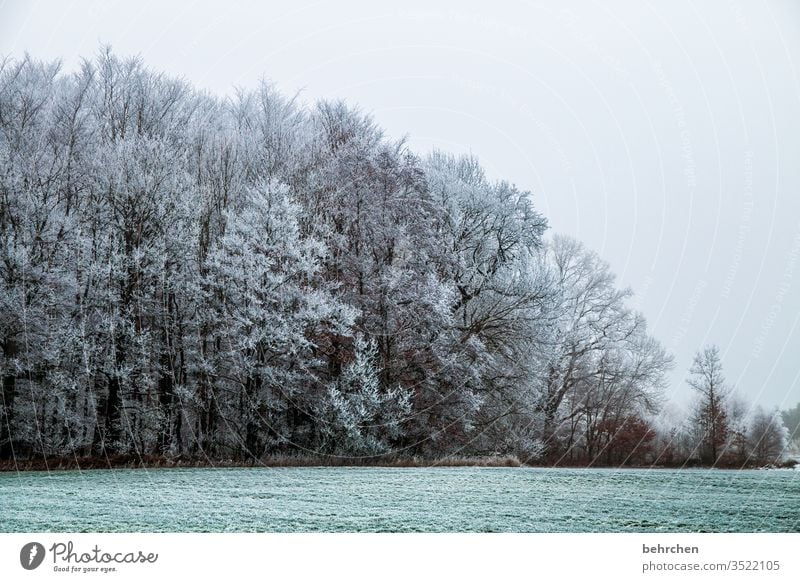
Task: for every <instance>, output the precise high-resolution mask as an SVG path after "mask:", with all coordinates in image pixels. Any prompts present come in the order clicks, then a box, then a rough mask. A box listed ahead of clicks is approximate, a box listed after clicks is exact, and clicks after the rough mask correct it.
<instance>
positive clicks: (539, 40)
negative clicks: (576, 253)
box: [0, 0, 800, 408]
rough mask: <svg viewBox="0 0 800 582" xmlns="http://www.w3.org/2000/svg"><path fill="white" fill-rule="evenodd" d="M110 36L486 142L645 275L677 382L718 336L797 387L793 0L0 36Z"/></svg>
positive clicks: (219, 14)
mask: <svg viewBox="0 0 800 582" xmlns="http://www.w3.org/2000/svg"><path fill="white" fill-rule="evenodd" d="M562 5H566V6H562ZM101 43H109V44H111V45H112V46H113V48H114V50H115V52H117V53H118V54H119V55H122V56H127V55H133V54H140V55H141V56H142V57H143V58H144V60H145V62H146V63H147V65H148V66H150V67H152V68H154V69H157V70H163V71H166V72H168V73H171V74H174V75H178V76H182V77H184V78H186V79H187V80H189V81H191V82H193V83H194V84H195V85H196V86H199V87H201V88H205V89H208V90H209V91H211V92H214V93H217V94H225V93H230V92H231V91H232V89H233V87H235V86H242V87H251V86H254V85H255V84H256V83H257V82H258V80H259V79H260V78H261V77H265V78H267V79H269V80H271V81H273V82H274V83H275V84H276V85H277V86H278V87H279V88H280V89H282V90H283V91H284V92H285V93H287V94H292V93H294V92H297V91H302V98H303V99H304V100H307V101H312V100H315V99H317V98H322V97H326V98H335V97H342V98H345V99H347V100H348V101H350V102H353V103H357V104H359V105H360V106H361V107H362V109H364V110H365V111H368V112H370V113H372V114H374V116H375V117H376V119H377V121H378V122H379V123H380V124H381V125H382V126H383V127H384V128H385V129H386V130H387V133H388V134H389V135H391V136H396V137H400V136H403V135H406V134H408V135H409V137H410V143H411V145H412V147H414V149H416V150H417V151H420V152H424V151H427V150H429V149H431V148H433V147H437V148H442V149H446V150H449V151H451V152H455V153H458V152H472V153H474V154H476V155H477V156H478V157H479V158H480V159H481V160H482V162H483V163H484V165H485V166H486V168H487V169H488V171H489V174H490V175H491V176H492V177H493V178H507V179H510V180H512V181H514V182H516V183H517V184H518V185H519V186H521V187H523V188H525V189H529V190H531V191H533V193H534V197H535V202H536V204H537V205H538V207H539V208H540V209H541V210H542V211H544V213H545V214H546V215H547V217H548V219H549V220H550V222H551V225H552V227H553V230H554V231H557V232H562V233H566V234H570V235H573V236H576V237H578V238H580V239H581V240H583V241H584V242H586V243H587V244H588V245H589V246H590V247H592V248H594V249H595V250H597V251H598V252H599V253H600V254H601V255H602V256H603V257H604V258H605V259H606V260H608V261H609V262H610V263H611V265H612V267H613V269H614V271H615V272H616V273H618V275H619V277H620V280H621V282H622V284H623V285H627V286H630V287H632V288H633V290H634V291H635V293H636V298H635V300H634V305H635V306H636V307H637V308H639V309H640V310H642V311H643V312H644V314H645V315H646V316H647V319H648V322H649V325H650V329H651V331H652V333H653V334H654V335H656V336H657V337H658V338H659V339H660V340H661V341H662V342H663V343H664V344H665V345H666V346H667V348H668V349H670V350H671V351H672V352H673V353H674V354H675V356H676V368H675V371H674V372H673V373H672V376H671V380H672V386H671V388H670V396H671V397H673V398H674V399H675V400H677V401H683V400H685V398H686V395H687V389H686V387H685V382H684V379H685V377H686V370H687V369H688V367H689V365H690V364H691V358H692V355H693V353H694V351H695V350H697V349H698V348H699V347H700V346H701V345H703V344H706V343H717V344H718V345H719V346H720V348H721V351H722V354H723V364H724V366H725V370H726V375H727V377H728V380H729V382H730V383H731V384H734V385H735V387H736V389H737V391H738V392H740V393H741V394H743V395H745V396H746V397H747V398H748V399H750V400H751V401H758V402H760V403H762V404H764V405H766V406H773V405H779V406H781V407H782V408H787V407H789V406H793V405H794V404H796V403H797V402H798V401H800V323H799V321H800V281H798V280H797V279H798V277H800V77H799V76H798V72H799V71H800V3H796V2H793V1H792V0H783V1H780V0H779V1H758V0H756V1H751V2H745V1H744V0H732V1H721V0H720V1H710V2H708V1H706V2H688V1H682V0H677V1H673V0H670V1H669V2H667V1H664V2H642V1H640V0H636V1H633V0H632V1H611V2H599V1H598V2H573V3H560V2H549V3H545V2H523V1H509V2H505V3H492V5H491V6H490V3H488V2H463V1H462V2H455V1H453V2H431V1H430V0H428V1H427V2H425V1H418V0H403V1H402V2H383V3H379V2H374V1H373V2H368V1H364V2H357V1H337V2H307V1H304V0H294V1H287V2H241V3H235V2H220V3H218V4H215V3H211V2H162V1H150V2H128V3H122V2H65V1H60V2H56V1H52V2H51V1H41V2H23V1H22V0H12V1H5V2H0V54H3V55H10V56H20V55H22V54H23V53H24V52H25V51H28V52H29V53H31V55H33V56H35V57H38V58H45V59H55V58H61V59H63V61H64V65H65V67H66V68H67V69H68V70H69V69H74V68H75V67H76V66H77V63H78V62H79V58H80V57H92V56H93V55H95V53H96V52H97V51H98V49H99V46H100V45H101Z"/></svg>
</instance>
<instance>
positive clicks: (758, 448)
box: [747, 406, 789, 465]
mask: <svg viewBox="0 0 800 582" xmlns="http://www.w3.org/2000/svg"><path fill="white" fill-rule="evenodd" d="M747 442H748V445H749V448H750V459H751V460H752V461H754V462H755V463H758V464H760V465H766V464H775V463H779V462H780V461H781V460H782V458H783V456H784V454H785V453H786V447H787V446H788V444H789V431H788V430H787V428H786V426H785V425H784V423H783V418H782V417H781V413H780V411H779V410H778V409H777V408H776V409H775V410H772V411H770V412H766V411H764V409H763V408H761V407H760V406H757V407H756V409H755V411H754V412H753V415H752V418H751V419H750V426H749V430H748V433H747Z"/></svg>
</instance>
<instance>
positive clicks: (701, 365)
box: [686, 346, 730, 464]
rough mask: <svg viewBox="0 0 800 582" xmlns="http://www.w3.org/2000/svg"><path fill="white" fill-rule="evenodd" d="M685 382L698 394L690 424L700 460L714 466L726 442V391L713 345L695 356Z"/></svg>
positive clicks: (727, 392)
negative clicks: (696, 438)
mask: <svg viewBox="0 0 800 582" xmlns="http://www.w3.org/2000/svg"><path fill="white" fill-rule="evenodd" d="M689 374H690V376H689V378H688V379H687V380H686V382H687V383H688V384H689V386H691V387H692V388H693V389H694V390H695V392H697V394H698V401H697V404H696V408H695V412H694V415H693V417H692V421H693V424H694V427H695V429H696V430H697V434H698V437H699V439H700V442H699V445H698V447H699V451H698V452H699V453H700V457H701V459H703V460H704V461H707V462H710V463H712V464H715V463H716V462H717V461H718V460H719V457H720V455H721V453H722V451H723V449H724V447H725V443H726V441H727V439H728V432H729V428H728V410H727V406H726V402H727V397H728V395H729V393H730V389H729V388H728V387H727V386H726V384H725V377H724V376H723V375H722V362H721V360H720V356H719V348H717V346H709V347H707V348H705V349H703V350H701V351H699V352H697V354H695V357H694V361H693V363H692V366H691V368H690V369H689Z"/></svg>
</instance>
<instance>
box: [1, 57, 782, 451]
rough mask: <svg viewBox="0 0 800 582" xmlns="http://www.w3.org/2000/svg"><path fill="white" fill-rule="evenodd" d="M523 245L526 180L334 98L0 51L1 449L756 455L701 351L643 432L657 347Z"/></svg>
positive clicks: (602, 275)
mask: <svg viewBox="0 0 800 582" xmlns="http://www.w3.org/2000/svg"><path fill="white" fill-rule="evenodd" d="M546 230H547V220H546V218H545V217H544V216H543V215H542V214H541V213H540V212H539V211H538V210H537V209H536V208H535V206H534V204H533V197H532V196H531V194H530V193H529V192H526V191H523V190H520V189H518V188H517V187H516V186H514V185H513V184H510V183H508V182H505V181H499V182H494V181H491V180H489V179H488V178H487V177H486V175H485V173H484V171H483V169H482V168H481V166H480V164H479V163H478V162H477V161H476V160H475V159H474V158H473V157H469V156H462V157H455V156H451V155H448V154H446V153H442V152H435V153H432V154H430V155H428V156H424V157H420V156H417V155H415V154H414V153H413V152H412V151H410V149H409V148H408V147H407V145H406V144H405V142H404V141H403V140H394V139H390V138H389V137H387V136H385V135H384V134H383V132H382V131H381V129H380V128H379V127H378V126H377V125H376V123H375V122H374V120H373V119H372V118H371V117H370V116H368V115H365V114H363V113H362V112H360V111H359V110H358V109H356V108H353V107H350V106H348V105H347V104H345V103H343V102H330V101H322V102H319V103H316V104H314V105H311V106H309V105H304V104H301V103H299V102H298V100H297V99H296V98H295V99H291V98H286V97H284V96H283V95H281V94H280V93H278V92H277V91H276V90H275V89H274V88H273V87H272V86H271V85H269V84H268V83H262V84H261V85H260V86H259V87H258V88H257V89H255V90H252V91H239V92H237V93H236V95H235V96H234V97H233V98H229V99H220V98H217V97H214V96H211V95H208V94H206V93H203V92H200V91H197V90H195V89H194V88H192V87H191V86H190V85H189V84H188V83H186V82H184V81H182V80H178V79H173V78H170V77H168V76H165V75H163V74H159V73H156V72H153V71H150V70H148V69H147V68H146V67H145V66H144V65H143V64H142V62H141V61H140V60H139V59H120V58H118V57H117V56H115V55H114V54H113V53H112V52H111V51H110V50H103V51H101V53H100V54H99V55H98V56H97V57H96V58H94V59H92V60H90V61H89V60H87V61H84V62H83V64H82V66H81V67H80V70H79V71H77V72H74V73H64V72H62V71H61V68H60V66H59V64H58V63H45V62H39V61H36V60H34V59H31V58H29V57H25V58H23V59H20V60H13V59H6V60H4V61H2V62H0V349H1V350H2V351H1V352H0V375H1V376H2V402H0V404H2V407H1V408H0V460H2V459H6V460H8V459H15V460H16V459H29V458H34V457H48V456H51V457H89V456H105V457H113V456H126V455H127V456H131V455H134V456H146V455H147V456H155V457H160V458H205V459H211V460H214V459H233V460H241V461H245V460H250V461H258V460H262V459H264V458H265V457H268V456H276V455H306V456H315V457H327V458H349V459H362V460H364V461H367V460H369V459H380V458H390V457H391V458H397V457H422V458H434V459H435V458H442V457H445V456H448V455H513V456H516V457H518V458H519V459H521V460H522V461H523V462H542V463H575V464H624V463H629V464H643V463H654V462H662V463H676V462H686V460H688V459H690V458H693V457H696V458H698V459H702V461H703V462H709V463H718V462H720V460H721V459H722V458H723V457H724V458H725V459H728V458H729V457H725V455H730V454H732V453H731V451H733V450H736V451H737V454H738V455H739V456H738V457H737V459H738V461H742V462H743V463H745V462H749V459H754V458H756V457H758V459H759V462H761V461H765V460H775V459H777V458H778V457H779V456H780V454H781V453H782V448H783V444H780V446H777V445H776V446H775V447H767V448H768V451H766V452H764V451H761V450H760V449H758V447H759V446H760V443H762V442H764V439H761V438H757V436H758V434H757V433H758V430H759V429H758V428H757V427H758V426H760V424H759V423H762V424H763V423H764V422H766V426H768V427H772V426H773V425H775V427H776V429H775V430H777V432H778V433H780V435H779V440H781V439H783V440H781V443H783V441H785V437H786V434H785V428H784V427H783V422H782V421H780V423H778V420H779V419H780V416H779V415H778V416H775V415H771V416H770V415H766V414H765V413H762V416H763V417H764V418H762V417H760V416H758V415H755V416H754V415H752V414H745V413H744V412H735V411H731V410H730V407H729V404H728V403H727V401H726V402H725V403H723V398H718V396H717V395H718V394H721V392H718V390H721V388H720V385H719V382H718V379H719V378H717V377H716V376H715V375H714V374H715V372H714V371H713V367H714V366H713V365H712V364H713V362H712V363H711V364H709V362H708V358H709V357H711V356H708V355H707V354H706V353H705V352H703V354H705V355H703V357H699V358H700V359H698V360H696V362H695V367H693V369H692V377H693V378H695V379H696V381H695V380H693V382H694V383H693V384H692V386H693V387H695V389H696V390H697V392H698V403H699V404H698V409H697V413H696V415H695V417H694V419H693V422H692V423H689V425H687V427H688V428H687V427H682V428H680V430H679V429H677V428H666V429H665V428H663V427H659V426H657V423H656V422H655V421H654V418H655V417H656V414H657V413H658V411H659V407H660V405H661V403H662V400H663V388H664V382H665V374H666V372H667V371H669V369H670V368H671V366H672V365H673V360H672V357H671V356H670V355H669V354H668V353H667V352H666V351H665V349H664V348H663V346H662V345H661V344H660V343H659V342H658V341H657V340H656V339H655V338H653V337H652V336H651V335H649V333H648V331H647V327H646V322H645V320H644V318H643V317H642V315H641V314H639V313H637V312H636V311H635V310H633V309H632V308H631V307H630V306H629V305H628V300H629V298H630V295H631V293H630V291H629V290H627V289H621V288H620V287H619V286H618V285H617V283H616V279H615V276H614V274H613V273H612V272H611V271H610V268H609V266H608V264H607V263H605V262H604V261H602V260H601V259H600V257H599V256H598V255H597V254H596V253H595V252H593V251H591V250H590V249H587V248H586V247H585V246H584V245H583V244H581V243H580V242H578V241H576V240H574V239H571V238H568V237H563V236H558V235H555V236H545V233H546ZM711 359H714V358H713V357H711ZM716 363H717V364H718V356H717V361H716ZM709 365H710V366H711V368H712V370H711V371H709V370H708V366H709ZM695 368H697V369H695ZM723 404H724V405H723ZM737 410H738V409H737ZM767 416H769V417H768V418H767V419H766V420H764V419H765V418H766V417H767ZM745 417H746V420H745ZM745 421H746V422H747V423H750V424H749V425H748V426H747V427H745V428H744V429H742V426H744V425H742V424H741V423H743V422H745ZM737 423H739V424H737ZM778 426H779V427H780V428H777V427H778ZM690 429H691V430H690ZM740 429H741V430H744V433H742V434H744V437H743V438H744V440H743V441H741V442H739V441H737V440H736V439H737V438H739V436H741V435H740V434H739V432H737V431H738V430H740ZM782 431H783V432H782ZM737 435H738V436H737ZM770 442H771V441H770ZM734 443H738V444H736V445H734ZM784 444H785V443H784ZM736 447H738V448H736ZM778 449H780V450H778ZM776 451H777V452H776ZM726 462H727V461H726Z"/></svg>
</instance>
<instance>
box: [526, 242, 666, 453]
mask: <svg viewBox="0 0 800 582" xmlns="http://www.w3.org/2000/svg"><path fill="white" fill-rule="evenodd" d="M547 258H548V262H549V265H550V269H551V270H552V273H553V279H554V281H555V301H554V307H553V309H552V310H551V312H550V314H551V318H552V321H553V325H552V326H551V328H550V330H551V331H550V335H549V336H548V338H547V340H546V341H545V342H544V345H545V348H546V351H545V355H544V361H545V370H544V372H543V374H542V389H541V396H540V400H539V408H540V410H541V411H542V413H543V417H544V420H543V427H542V436H543V438H544V440H545V441H546V443H547V448H548V453H549V456H550V457H551V458H553V459H557V458H558V455H560V454H562V453H563V450H564V448H565V445H570V444H572V442H571V440H568V441H567V442H564V438H563V437H564V435H563V425H564V423H565V422H567V423H570V425H571V426H572V427H573V428H574V427H576V426H580V424H581V422H579V420H578V419H576V417H578V416H584V419H583V421H584V426H585V428H586V435H585V436H586V441H585V443H584V446H585V447H586V448H587V453H589V456H590V457H591V458H593V457H594V455H596V454H597V453H598V452H599V451H597V443H596V440H595V436H596V434H595V432H594V428H593V427H594V425H595V423H596V422H598V421H603V422H604V425H605V426H608V423H609V422H610V420H611V418H614V417H617V418H620V419H624V418H627V417H628V416H629V415H630V414H632V413H634V412H635V413H637V414H648V413H652V412H653V411H654V410H655V408H656V404H657V403H658V393H659V391H660V388H661V387H662V383H663V376H664V374H665V372H666V371H667V370H668V369H669V367H670V366H671V358H670V356H669V355H668V354H667V353H666V352H665V351H664V349H663V348H662V347H661V346H660V344H659V343H658V342H657V341H655V340H654V339H653V338H651V337H649V336H648V335H647V333H646V325H645V321H644V318H643V317H642V316H641V315H640V314H638V313H636V312H634V311H632V310H631V309H630V308H628V307H627V305H626V303H625V302H626V300H627V298H628V297H629V296H630V291H629V290H627V289H618V288H617V287H616V286H615V276H614V274H613V273H612V272H611V270H610V268H609V265H608V264H607V263H605V262H604V261H602V260H601V259H600V258H599V256H598V255H597V254H596V253H594V252H593V251H590V250H588V249H586V248H585V247H584V246H583V245H582V244H581V243H579V242H578V241H575V240H574V239H571V238H568V237H563V236H555V237H554V238H553V240H552V242H551V243H550V245H549V246H548V248H547ZM574 391H578V392H579V393H580V394H581V395H582V396H578V397H576V395H575V394H573V395H572V397H571V398H570V401H571V405H570V407H569V410H562V404H563V403H564V401H565V397H567V395H569V394H571V393H573V392H574ZM573 434H574V431H572V430H571V431H570V432H569V435H570V436H572V435H573Z"/></svg>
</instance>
